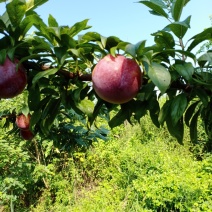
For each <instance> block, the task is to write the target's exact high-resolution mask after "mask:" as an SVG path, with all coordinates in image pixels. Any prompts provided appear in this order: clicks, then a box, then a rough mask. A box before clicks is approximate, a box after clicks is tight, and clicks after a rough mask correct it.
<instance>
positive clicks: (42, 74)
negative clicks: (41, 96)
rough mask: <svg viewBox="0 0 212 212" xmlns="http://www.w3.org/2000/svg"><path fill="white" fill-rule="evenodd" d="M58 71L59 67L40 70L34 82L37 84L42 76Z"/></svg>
mask: <svg viewBox="0 0 212 212" xmlns="http://www.w3.org/2000/svg"><path fill="white" fill-rule="evenodd" d="M57 71H58V69H57V68H52V69H49V70H45V71H42V72H39V73H38V74H36V75H35V77H34V78H33V80H32V84H35V83H36V82H37V81H38V80H39V79H40V78H42V77H46V76H49V75H53V74H55V73H56V72H57Z"/></svg>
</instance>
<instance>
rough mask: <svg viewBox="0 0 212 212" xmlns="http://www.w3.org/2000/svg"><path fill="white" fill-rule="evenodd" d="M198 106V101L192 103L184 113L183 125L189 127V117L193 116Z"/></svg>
mask: <svg viewBox="0 0 212 212" xmlns="http://www.w3.org/2000/svg"><path fill="white" fill-rule="evenodd" d="M198 104H199V101H196V102H194V103H193V104H191V105H190V106H189V107H188V109H187V110H186V112H185V116H184V120H185V124H186V125H187V126H188V127H189V125H190V120H191V117H192V116H193V115H194V113H195V110H196V107H197V105H198Z"/></svg>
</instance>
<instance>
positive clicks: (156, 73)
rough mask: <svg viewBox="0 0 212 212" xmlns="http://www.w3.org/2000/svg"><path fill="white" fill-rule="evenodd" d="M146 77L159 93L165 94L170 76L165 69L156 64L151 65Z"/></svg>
mask: <svg viewBox="0 0 212 212" xmlns="http://www.w3.org/2000/svg"><path fill="white" fill-rule="evenodd" d="M148 76H149V78H150V79H151V80H152V81H153V83H154V84H155V85H156V86H157V87H158V88H159V90H160V91H161V93H165V91H166V90H167V88H168V87H169V85H170V82H171V75H170V73H169V72H168V71H167V70H166V68H165V67H164V66H162V65H160V64H158V63H155V62H153V63H151V65H150V66H149V70H148Z"/></svg>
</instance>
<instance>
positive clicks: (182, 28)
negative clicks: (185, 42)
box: [164, 16, 191, 39]
mask: <svg viewBox="0 0 212 212" xmlns="http://www.w3.org/2000/svg"><path fill="white" fill-rule="evenodd" d="M190 19H191V16H189V17H188V18H186V19H185V20H184V21H182V22H173V23H171V24H169V25H167V26H166V27H165V28H164V30H168V31H172V32H173V33H174V34H175V35H176V36H177V37H178V38H180V39H182V38H183V37H184V35H185V34H186V32H187V30H188V28H190Z"/></svg>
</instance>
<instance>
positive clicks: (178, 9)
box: [171, 0, 186, 21]
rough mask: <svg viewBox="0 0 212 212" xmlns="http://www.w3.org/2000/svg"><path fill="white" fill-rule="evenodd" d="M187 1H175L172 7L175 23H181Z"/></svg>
mask: <svg viewBox="0 0 212 212" xmlns="http://www.w3.org/2000/svg"><path fill="white" fill-rule="evenodd" d="M185 3H186V0H174V1H173V3H172V7H171V13H172V17H173V19H174V20H175V21H179V20H180V17H181V14H182V10H183V7H184V6H185Z"/></svg>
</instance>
